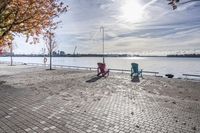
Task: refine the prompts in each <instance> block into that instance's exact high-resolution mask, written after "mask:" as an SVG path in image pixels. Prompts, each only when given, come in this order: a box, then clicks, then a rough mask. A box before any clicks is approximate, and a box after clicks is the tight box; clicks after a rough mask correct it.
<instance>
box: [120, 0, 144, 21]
mask: <svg viewBox="0 0 200 133" xmlns="http://www.w3.org/2000/svg"><path fill="white" fill-rule="evenodd" d="M120 9H121V16H120V18H121V19H122V20H123V21H127V22H133V23H134V22H139V21H141V20H142V19H143V13H144V11H143V6H142V5H141V4H140V3H139V1H138V0H126V1H124V3H123V4H122V6H121V8H120Z"/></svg>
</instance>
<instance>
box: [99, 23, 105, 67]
mask: <svg viewBox="0 0 200 133" xmlns="http://www.w3.org/2000/svg"><path fill="white" fill-rule="evenodd" d="M100 31H102V45H103V64H105V59H104V58H105V57H104V27H103V26H101V27H100Z"/></svg>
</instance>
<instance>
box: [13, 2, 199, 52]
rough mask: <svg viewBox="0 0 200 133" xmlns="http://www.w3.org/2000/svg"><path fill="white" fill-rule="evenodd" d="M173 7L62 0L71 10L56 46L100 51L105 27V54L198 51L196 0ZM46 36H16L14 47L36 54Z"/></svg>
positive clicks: (62, 24)
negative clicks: (28, 38) (34, 40)
mask: <svg viewBox="0 0 200 133" xmlns="http://www.w3.org/2000/svg"><path fill="white" fill-rule="evenodd" d="M187 1H188V0H180V3H179V4H178V8H177V10H172V7H171V6H170V5H168V4H167V3H168V1H165V0H65V1H64V3H65V4H68V5H69V11H68V12H67V13H65V14H63V15H61V16H60V17H59V18H58V19H59V20H61V21H62V23H60V24H59V25H58V28H57V30H56V31H55V33H56V37H55V41H56V43H57V45H58V47H57V48H56V50H62V51H65V52H66V53H73V51H74V48H75V47H76V46H77V51H76V52H77V53H85V54H87V53H88V54H94V53H102V30H101V31H100V27H101V26H103V27H104V31H105V32H104V35H105V53H128V54H140V55H167V54H177V53H178V54H183V53H194V52H195V53H200V15H199V13H200V1H194V2H190V3H187V4H183V3H185V2H187ZM42 48H45V45H44V41H42V39H41V40H40V43H39V44H35V45H30V44H27V43H25V38H24V37H23V36H16V38H15V40H14V52H15V53H18V54H38V53H42Z"/></svg>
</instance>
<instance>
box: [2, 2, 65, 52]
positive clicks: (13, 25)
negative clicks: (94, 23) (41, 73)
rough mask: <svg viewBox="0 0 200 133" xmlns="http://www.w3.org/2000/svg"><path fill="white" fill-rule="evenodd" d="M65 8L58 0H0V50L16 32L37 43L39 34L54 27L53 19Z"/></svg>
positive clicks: (55, 23) (9, 41)
mask: <svg viewBox="0 0 200 133" xmlns="http://www.w3.org/2000/svg"><path fill="white" fill-rule="evenodd" d="M67 9H68V6H67V5H65V4H64V3H63V2H60V1H59V0H0V52H1V50H2V48H3V47H4V46H7V45H9V44H10V43H11V42H12V40H13V39H14V37H15V35H16V34H21V35H25V36H26V37H27V41H28V39H31V41H32V42H33V43H37V42H38V41H39V40H38V38H39V35H44V34H46V33H47V32H46V31H48V29H49V28H50V27H56V25H57V24H58V22H56V21H55V20H54V19H55V18H56V17H58V16H59V15H60V14H62V13H64V12H67Z"/></svg>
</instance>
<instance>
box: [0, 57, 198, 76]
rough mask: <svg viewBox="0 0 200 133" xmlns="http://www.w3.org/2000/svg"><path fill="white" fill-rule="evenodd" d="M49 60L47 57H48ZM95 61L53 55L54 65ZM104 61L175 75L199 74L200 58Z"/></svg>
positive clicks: (93, 62)
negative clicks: (136, 64)
mask: <svg viewBox="0 0 200 133" xmlns="http://www.w3.org/2000/svg"><path fill="white" fill-rule="evenodd" d="M48 60H49V59H48ZM0 61H10V58H9V57H0ZM13 61H14V62H23V63H43V58H42V57H14V58H13ZM97 62H102V58H100V57H53V64H54V65H68V66H72V65H73V66H83V67H97ZM105 62H106V64H107V66H108V67H109V68H113V69H130V68H131V63H132V62H136V63H138V64H139V67H140V68H142V69H143V70H145V71H155V72H159V73H160V74H159V75H165V74H167V73H171V74H174V75H175V77H182V74H184V73H186V74H198V75H200V58H169V57H117V58H116V57H106V58H105Z"/></svg>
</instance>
